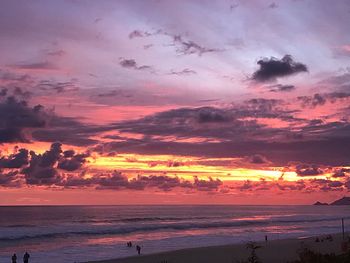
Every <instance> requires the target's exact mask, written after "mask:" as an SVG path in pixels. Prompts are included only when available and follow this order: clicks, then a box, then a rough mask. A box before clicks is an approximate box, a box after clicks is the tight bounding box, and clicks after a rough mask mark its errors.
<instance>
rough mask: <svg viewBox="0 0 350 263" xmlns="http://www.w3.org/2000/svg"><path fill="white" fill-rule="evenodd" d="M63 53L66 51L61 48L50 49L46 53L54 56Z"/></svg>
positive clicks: (61, 55)
mask: <svg viewBox="0 0 350 263" xmlns="http://www.w3.org/2000/svg"><path fill="white" fill-rule="evenodd" d="M65 54H66V52H65V51H64V50H62V49H59V50H52V51H48V52H47V55H49V56H54V57H63V56H64V55H65Z"/></svg>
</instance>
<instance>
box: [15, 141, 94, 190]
mask: <svg viewBox="0 0 350 263" xmlns="http://www.w3.org/2000/svg"><path fill="white" fill-rule="evenodd" d="M88 156H89V154H86V153H83V154H76V153H75V152H74V151H72V150H67V151H65V152H63V151H62V144H61V143H58V142H56V143H53V144H52V145H51V147H50V149H49V150H48V151H45V152H44V153H43V154H37V153H35V152H34V151H31V152H30V162H29V165H28V166H27V167H25V168H23V169H22V171H21V173H23V174H24V176H25V180H26V183H27V184H30V185H56V184H60V182H61V181H62V180H63V177H62V174H61V171H62V170H63V171H69V172H72V171H77V170H79V169H80V168H82V166H83V165H84V163H85V162H86V158H87V157H88Z"/></svg>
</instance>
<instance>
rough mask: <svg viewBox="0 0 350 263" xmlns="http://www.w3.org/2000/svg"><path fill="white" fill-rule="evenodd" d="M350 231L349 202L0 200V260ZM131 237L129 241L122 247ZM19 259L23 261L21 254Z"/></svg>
mask: <svg viewBox="0 0 350 263" xmlns="http://www.w3.org/2000/svg"><path fill="white" fill-rule="evenodd" d="M341 218H343V219H344V222H345V230H350V207H347V206H236V205H228V206H226V205H195V206H192V205H171V206H163V205H160V206H149V205H147V206H134V205H133V206H17V207H15V206H13V207H9V206H8V207H5V206H3V207H0V262H1V263H2V262H4V263H5V262H10V258H11V255H12V254H13V253H16V254H17V256H18V258H19V259H21V257H22V256H23V253H24V252H25V251H28V253H29V254H30V255H31V258H30V259H31V260H30V262H35V263H47V262H50V263H61V262H72V263H73V262H85V261H91V260H103V259H111V258H119V257H128V256H134V255H136V254H137V252H136V249H135V245H140V246H141V253H142V254H150V253H155V252H161V251H170V250H177V249H183V248H192V247H203V246H214V245H224V244H234V243H245V242H249V241H263V240H264V239H265V235H266V236H267V237H268V239H269V240H273V239H285V238H303V237H309V236H314V235H320V234H331V233H340V232H341V231H342V227H341ZM129 241H131V242H132V244H133V247H131V248H130V247H127V245H126V243H127V242H129ZM19 262H21V261H19Z"/></svg>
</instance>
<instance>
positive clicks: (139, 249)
mask: <svg viewBox="0 0 350 263" xmlns="http://www.w3.org/2000/svg"><path fill="white" fill-rule="evenodd" d="M136 250H137V254H139V255H140V254H141V247H140V246H139V245H137V246H136Z"/></svg>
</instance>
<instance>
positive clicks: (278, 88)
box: [269, 84, 295, 92]
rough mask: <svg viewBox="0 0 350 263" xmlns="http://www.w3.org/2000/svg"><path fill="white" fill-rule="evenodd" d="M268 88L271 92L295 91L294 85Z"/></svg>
mask: <svg viewBox="0 0 350 263" xmlns="http://www.w3.org/2000/svg"><path fill="white" fill-rule="evenodd" d="M269 88H270V91H271V92H284V91H293V90H295V86H294V85H281V84H277V85H272V86H269Z"/></svg>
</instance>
